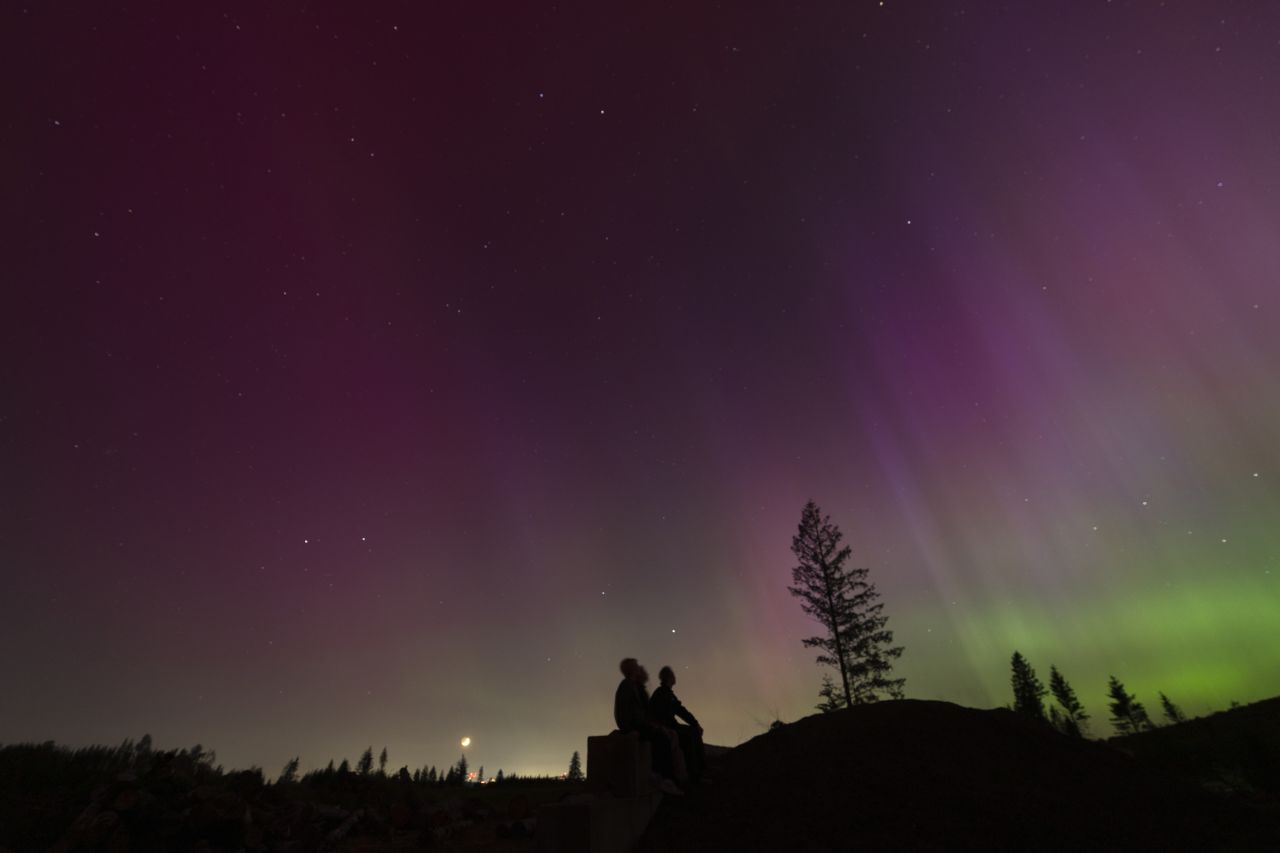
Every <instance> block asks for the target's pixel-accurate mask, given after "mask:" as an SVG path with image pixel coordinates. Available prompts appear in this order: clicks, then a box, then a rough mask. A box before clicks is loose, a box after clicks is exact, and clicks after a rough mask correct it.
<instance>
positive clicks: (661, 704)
mask: <svg viewBox="0 0 1280 853" xmlns="http://www.w3.org/2000/svg"><path fill="white" fill-rule="evenodd" d="M658 681H659V685H658V689H657V690H655V691H653V696H651V697H650V698H649V703H648V709H647V710H648V714H649V719H650V720H652V721H653V722H655V723H657V724H658V725H660V726H662V727H664V728H667V729H671V730H673V731H675V733H676V736H677V737H678V738H679V746H680V750H681V752H683V753H684V760H685V764H686V766H687V767H688V770H689V778H690V779H692V780H694V781H697V780H698V778H699V777H701V776H702V771H703V769H704V768H705V766H706V756H705V752H704V750H703V747H702V726H701V725H700V724H699V723H698V718H697V717H695V716H694V715H693V713H692V712H691V711H690V710H689V709H688V708H686V707H685V706H684V705H683V704H681V702H680V700H679V699H677V698H676V694H675V691H673V690H672V689H671V688H672V687H675V685H676V674H675V672H674V671H673V670H672V669H671V667H669V666H664V667H663V668H662V669H660V670H658ZM676 718H679V719H681V720H684V721H685V722H686V723H688V725H685V726H682V725H680V724H679V723H677V722H676Z"/></svg>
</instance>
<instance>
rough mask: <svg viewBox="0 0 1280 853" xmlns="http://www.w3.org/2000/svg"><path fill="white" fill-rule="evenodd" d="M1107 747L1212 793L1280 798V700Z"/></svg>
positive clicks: (1115, 741)
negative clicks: (1183, 777) (1190, 781)
mask: <svg viewBox="0 0 1280 853" xmlns="http://www.w3.org/2000/svg"><path fill="white" fill-rule="evenodd" d="M1111 743H1112V744H1114V745H1116V746H1118V747H1119V748H1120V749H1123V750H1125V751H1126V752H1129V753H1131V754H1132V755H1134V756H1136V757H1137V758H1138V759H1139V760H1141V761H1142V762H1143V763H1144V764H1148V765H1152V766H1155V767H1159V768H1161V769H1163V770H1166V771H1168V772H1170V773H1176V774H1180V775H1183V776H1185V777H1188V778H1190V779H1192V780H1195V781H1197V782H1199V783H1201V784H1203V785H1206V786H1208V787H1210V788H1212V789H1217V790H1221V791H1230V792H1236V793H1240V794H1244V795H1262V796H1263V797H1266V796H1267V795H1270V796H1280V697H1277V698H1275V699H1266V700H1264V701H1262V702H1254V703H1253V704H1252V705H1245V706H1243V707H1241V708H1232V709H1231V710H1229V711H1219V712H1218V713H1216V714H1211V715H1210V716H1207V717H1197V718H1196V719H1194V720H1187V721H1186V722H1182V723H1178V724H1177V725H1176V726H1161V727H1160V728H1158V729H1153V730H1151V731H1145V732H1140V733H1138V734H1136V735H1129V736H1127V737H1123V738H1114V739H1112V741H1111Z"/></svg>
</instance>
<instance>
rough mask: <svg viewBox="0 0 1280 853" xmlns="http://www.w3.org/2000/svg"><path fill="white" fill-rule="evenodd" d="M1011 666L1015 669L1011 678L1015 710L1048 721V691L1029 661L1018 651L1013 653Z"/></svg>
mask: <svg viewBox="0 0 1280 853" xmlns="http://www.w3.org/2000/svg"><path fill="white" fill-rule="evenodd" d="M1010 665H1011V667H1012V669H1013V675H1012V677H1011V678H1010V681H1011V683H1012V684H1013V710H1015V711H1017V712H1018V713H1019V714H1025V715H1026V716H1028V717H1033V718H1035V719H1037V720H1044V719H1046V718H1045V713H1044V695H1045V693H1047V692H1048V691H1046V690H1045V689H1044V685H1043V684H1041V683H1040V679H1039V678H1037V677H1036V671H1035V670H1034V669H1032V668H1031V664H1030V663H1028V662H1027V659H1026V658H1024V657H1023V656H1022V654H1021V653H1020V652H1016V651H1015V652H1014V653H1013V659H1012V660H1011V661H1010Z"/></svg>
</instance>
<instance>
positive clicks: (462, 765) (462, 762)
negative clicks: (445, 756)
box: [457, 755, 467, 785]
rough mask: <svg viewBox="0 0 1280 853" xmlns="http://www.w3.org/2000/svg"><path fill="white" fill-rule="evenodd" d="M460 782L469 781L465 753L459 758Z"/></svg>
mask: <svg viewBox="0 0 1280 853" xmlns="http://www.w3.org/2000/svg"><path fill="white" fill-rule="evenodd" d="M457 769H458V784H460V785H461V784H465V783H466V781H467V757H466V756H465V755H463V756H462V757H461V758H459V759H458V768H457Z"/></svg>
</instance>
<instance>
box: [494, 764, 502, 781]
mask: <svg viewBox="0 0 1280 853" xmlns="http://www.w3.org/2000/svg"><path fill="white" fill-rule="evenodd" d="M493 781H494V782H501V781H502V768H501V767H499V768H498V775H497V776H495V777H493Z"/></svg>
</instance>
